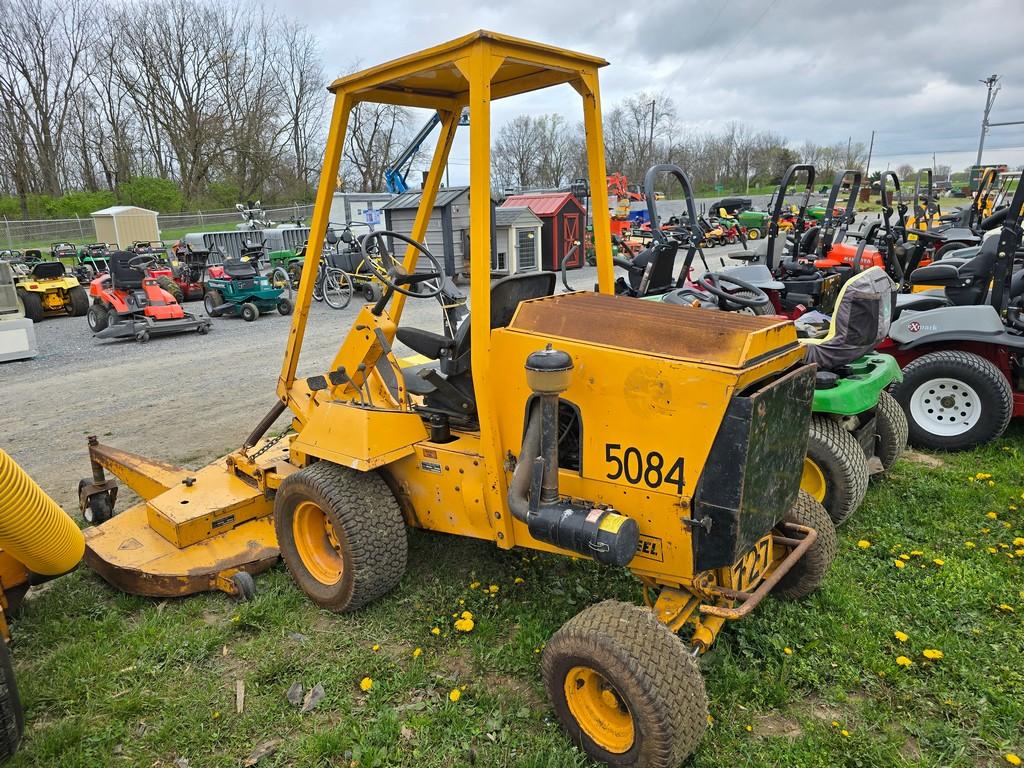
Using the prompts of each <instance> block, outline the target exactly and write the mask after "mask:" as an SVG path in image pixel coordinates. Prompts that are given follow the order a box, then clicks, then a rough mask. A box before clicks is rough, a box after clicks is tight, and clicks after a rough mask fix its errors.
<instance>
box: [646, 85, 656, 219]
mask: <svg viewBox="0 0 1024 768" xmlns="http://www.w3.org/2000/svg"><path fill="white" fill-rule="evenodd" d="M656 105H657V102H655V101H654V100H653V99H652V100H651V132H650V134H648V137H647V160H648V166H651V165H654V108H655V106H656ZM652 226H653V225H652Z"/></svg>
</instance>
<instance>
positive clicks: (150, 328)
mask: <svg viewBox="0 0 1024 768" xmlns="http://www.w3.org/2000/svg"><path fill="white" fill-rule="evenodd" d="M210 325H211V323H210V320H209V318H206V317H196V316H195V315H193V314H190V313H188V312H186V313H185V316H184V317H181V318H175V319H171V320H156V319H154V318H152V317H149V316H147V315H142V314H141V313H139V314H137V315H136V316H135V317H133V318H128V319H126V320H112V322H111V323H110V325H108V326H107V327H106V328H104V329H103V330H102V331H100V332H99V333H97V334H96V338H97V339H130V338H138V335H139V334H140V333H147V334H148V335H149V336H166V335H169V334H172V333H187V332H188V331H199V332H200V333H205V332H206V331H207V330H209V328H210ZM200 329H202V330H200Z"/></svg>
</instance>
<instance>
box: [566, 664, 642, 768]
mask: <svg viewBox="0 0 1024 768" xmlns="http://www.w3.org/2000/svg"><path fill="white" fill-rule="evenodd" d="M565 701H566V703H567V704H568V705H569V712H570V713H572V716H573V718H575V720H576V722H577V723H579V726H580V728H581V729H582V731H583V732H584V733H585V734H587V736H589V737H590V739H591V740H592V741H593V742H594V743H595V744H597V745H598V746H599V747H601V748H602V749H605V750H607V751H608V752H612V753H614V754H619V755H621V754H623V753H625V752H628V751H629V749H630V747H632V746H633V739H634V729H633V716H632V715H631V714H630V713H629V709H628V708H627V707H626V703H625V702H624V701H623V700H622V697H621V696H620V695H619V692H618V691H617V690H615V686H613V685H612V684H611V683H609V682H608V681H607V680H606V679H605V677H604V675H602V674H601V673H600V672H598V671H597V670H596V669H593V668H591V667H582V666H581V667H573V668H572V669H570V670H569V674H567V675H566V676H565Z"/></svg>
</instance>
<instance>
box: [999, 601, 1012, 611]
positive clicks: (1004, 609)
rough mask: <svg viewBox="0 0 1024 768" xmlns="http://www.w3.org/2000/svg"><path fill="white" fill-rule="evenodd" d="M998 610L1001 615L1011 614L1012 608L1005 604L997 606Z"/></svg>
mask: <svg viewBox="0 0 1024 768" xmlns="http://www.w3.org/2000/svg"><path fill="white" fill-rule="evenodd" d="M999 610H1000V611H1002V612H1003V613H1013V606H1012V605H1007V604H1006V603H1000V604H999Z"/></svg>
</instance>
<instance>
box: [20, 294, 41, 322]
mask: <svg viewBox="0 0 1024 768" xmlns="http://www.w3.org/2000/svg"><path fill="white" fill-rule="evenodd" d="M18 297H19V298H20V299H21V303H22V304H23V305H24V307H25V317H27V318H28V319H29V320H31V321H32V322H33V323H38V322H39V321H40V320H42V319H43V299H42V297H40V295H39V294H38V293H33V292H32V291H25V290H21V289H19V290H18Z"/></svg>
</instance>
